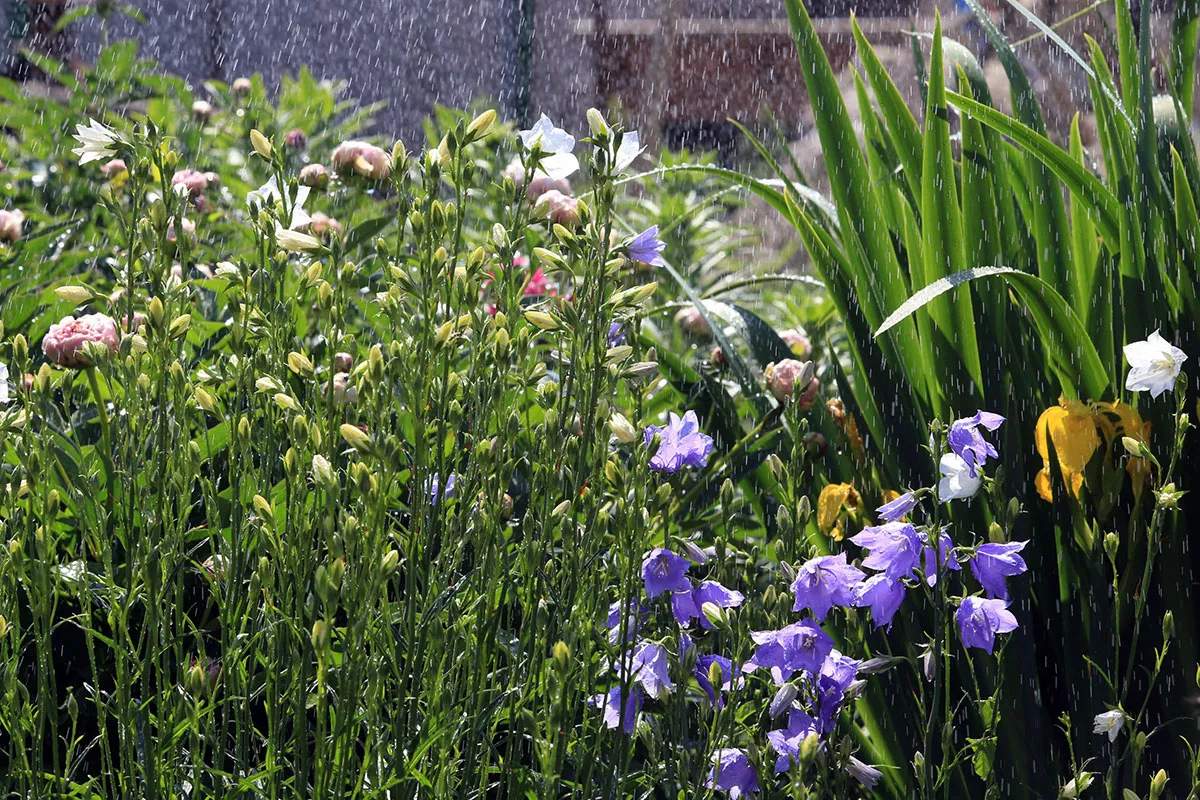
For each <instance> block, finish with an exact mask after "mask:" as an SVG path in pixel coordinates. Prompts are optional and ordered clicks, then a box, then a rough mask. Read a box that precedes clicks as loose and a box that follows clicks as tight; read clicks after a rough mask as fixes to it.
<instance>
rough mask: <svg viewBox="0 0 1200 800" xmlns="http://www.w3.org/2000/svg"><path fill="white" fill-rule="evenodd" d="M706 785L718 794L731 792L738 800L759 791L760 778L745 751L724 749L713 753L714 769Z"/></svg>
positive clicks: (732, 796)
mask: <svg viewBox="0 0 1200 800" xmlns="http://www.w3.org/2000/svg"><path fill="white" fill-rule="evenodd" d="M704 785H705V786H707V787H708V788H709V789H713V790H715V791H718V792H729V796H730V797H731V798H733V800H737V798H739V797H741V796H742V795H744V794H753V793H754V792H757V791H758V776H757V775H756V774H755V772H754V765H753V764H751V763H750V759H749V758H747V757H746V754H745V753H744V752H743V751H741V750H735V749H733V748H724V749H721V750H718V751H716V752H715V753H713V767H712V769H711V770H709V773H708V781H706V782H705V784H704Z"/></svg>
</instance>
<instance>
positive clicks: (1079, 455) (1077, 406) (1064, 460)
mask: <svg viewBox="0 0 1200 800" xmlns="http://www.w3.org/2000/svg"><path fill="white" fill-rule="evenodd" d="M1058 402H1059V404H1058V405H1057V406H1051V407H1050V408H1047V409H1046V410H1045V411H1043V412H1042V415H1041V416H1040V417H1038V421H1037V430H1036V432H1035V440H1036V442H1037V451H1038V454H1039V455H1041V457H1042V469H1041V471H1040V472H1038V474H1037V477H1036V478H1035V479H1034V486H1035V487H1036V488H1037V491H1038V494H1039V495H1041V497H1042V499H1043V500H1045V501H1046V502H1051V501H1052V500H1053V499H1054V495H1053V492H1052V491H1051V487H1050V445H1049V443H1050V442H1053V443H1054V454H1055V456H1056V457H1057V459H1058V467H1059V469H1060V470H1061V471H1062V476H1063V481H1064V482H1065V483H1066V485H1067V489H1068V490H1069V491H1070V492H1071V496H1072V497H1075V498H1078V497H1079V490H1080V489H1081V488H1082V487H1083V470H1084V468H1085V467H1086V466H1087V463H1088V461H1090V460H1091V458H1092V454H1093V453H1095V452H1096V449H1097V448H1099V447H1100V445H1101V441H1100V435H1099V434H1098V433H1097V432H1096V420H1095V417H1094V415H1093V409H1092V407H1091V406H1089V405H1088V404H1086V403H1078V402H1071V403H1068V402H1067V401H1066V400H1064V399H1062V398H1059V401H1058Z"/></svg>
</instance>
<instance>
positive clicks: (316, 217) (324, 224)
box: [308, 211, 342, 238]
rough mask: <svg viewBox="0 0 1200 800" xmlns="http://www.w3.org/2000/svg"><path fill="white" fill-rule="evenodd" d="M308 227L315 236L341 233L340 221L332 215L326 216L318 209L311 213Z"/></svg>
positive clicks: (322, 236) (321, 236)
mask: <svg viewBox="0 0 1200 800" xmlns="http://www.w3.org/2000/svg"><path fill="white" fill-rule="evenodd" d="M308 229H309V231H310V232H311V233H312V235H313V236H316V237H317V238H324V237H325V235H326V234H330V235H333V236H341V235H342V223H340V222H338V221H337V220H336V219H334V218H333V217H329V216H326V215H325V214H323V213H322V212H320V211H317V212H315V213H314V214H313V215H312V222H310V223H309V224H308Z"/></svg>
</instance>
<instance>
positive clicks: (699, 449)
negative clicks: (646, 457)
mask: <svg viewBox="0 0 1200 800" xmlns="http://www.w3.org/2000/svg"><path fill="white" fill-rule="evenodd" d="M655 436H657V437H659V445H658V452H656V453H655V454H654V455H653V456H652V457H651V458H650V469H652V470H655V471H656V472H665V473H667V474H672V473H675V472H678V471H679V470H681V469H683V468H684V467H696V468H700V467H704V466H707V465H708V454H709V453H711V452H712V449H713V440H712V437H711V436H706V435H705V434H703V433H701V432H700V420H699V419H697V418H696V412H695V411H688V412H685V413H684V415H683V418H682V419H681V418H680V417H679V415H678V414H676V413H675V412H673V411H672V412H671V416H670V420H669V421H668V422H667V424H666V425H665V426H659V425H647V426H646V431H645V437H646V445H647V446H649V445H651V444H653V443H654V437H655Z"/></svg>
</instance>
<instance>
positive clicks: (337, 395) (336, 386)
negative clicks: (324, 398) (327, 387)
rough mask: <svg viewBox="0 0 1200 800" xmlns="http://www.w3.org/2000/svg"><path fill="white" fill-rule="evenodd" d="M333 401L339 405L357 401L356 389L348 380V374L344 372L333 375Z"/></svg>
mask: <svg viewBox="0 0 1200 800" xmlns="http://www.w3.org/2000/svg"><path fill="white" fill-rule="evenodd" d="M333 401H334V402H335V403H337V404H338V405H339V406H346V405H353V404H355V403H357V402H358V389H357V388H356V387H355V386H354V384H353V383H351V382H350V376H349V375H347V374H346V373H345V372H339V373H337V374H336V375H334V376H333Z"/></svg>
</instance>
